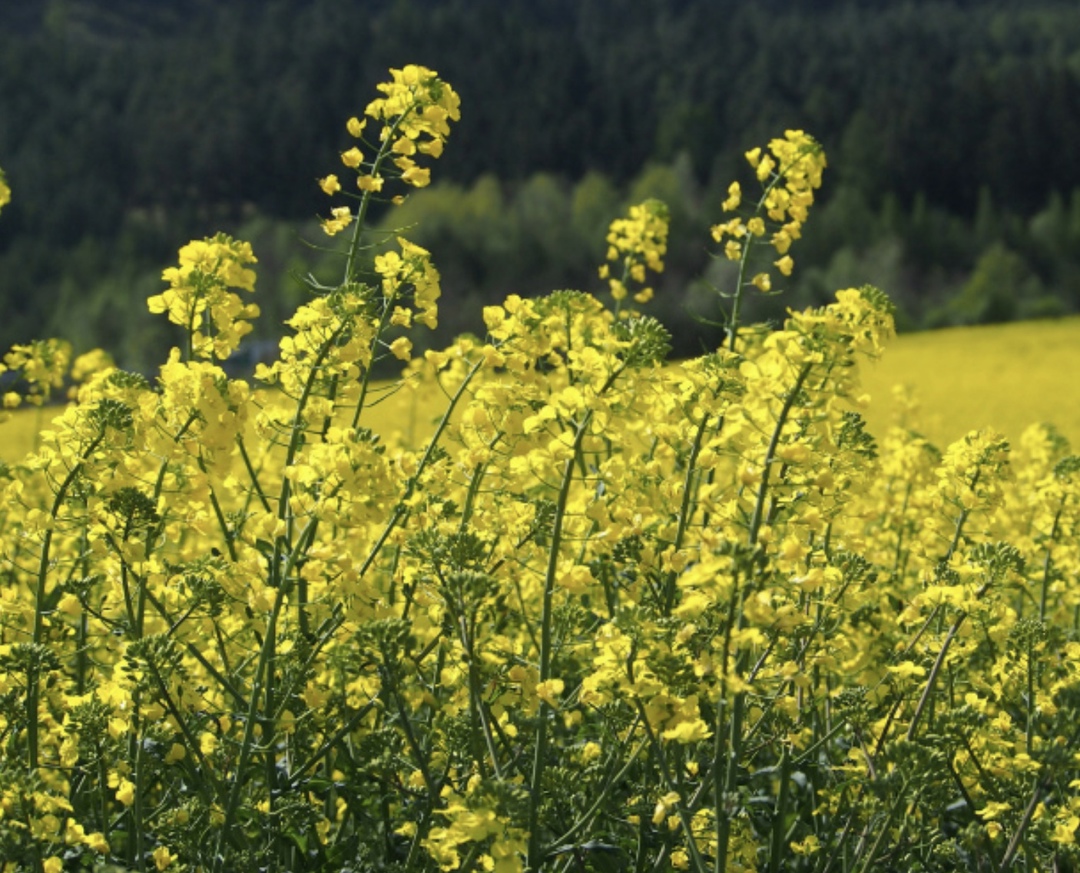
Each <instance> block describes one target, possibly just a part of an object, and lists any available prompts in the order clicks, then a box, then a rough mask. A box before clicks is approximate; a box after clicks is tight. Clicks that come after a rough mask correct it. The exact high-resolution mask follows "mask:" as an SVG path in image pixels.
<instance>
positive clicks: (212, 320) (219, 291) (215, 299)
mask: <svg viewBox="0 0 1080 873" xmlns="http://www.w3.org/2000/svg"><path fill="white" fill-rule="evenodd" d="M255 261H256V258H255V255H254V254H253V253H252V251H251V246H250V245H249V244H248V243H246V242H242V241H240V240H234V239H233V238H232V237H230V236H228V235H227V234H223V233H219V234H217V235H216V236H213V237H208V238H207V239H204V240H192V241H191V242H190V243H188V244H187V245H186V246H184V247H183V248H182V249H180V263H179V265H178V266H176V267H169V268H168V269H166V270H165V271H164V272H163V273H162V274H161V278H162V279H164V280H165V281H166V282H168V283H169V287H168V288H167V289H166V290H165V291H163V292H162V293H161V294H157V295H155V296H153V297H151V298H149V299H148V300H147V305H148V306H149V308H150V311H151V312H153V313H156V314H161V313H164V314H167V315H168V317H169V321H171V322H172V323H173V324H178V325H180V326H181V327H183V328H184V329H185V330H186V331H187V332H188V334H189V337H190V344H191V346H190V353H191V354H193V355H197V356H198V357H200V358H217V359H218V360H225V359H226V358H228V357H229V355H231V354H232V353H233V352H234V351H236V349H237V348H238V347H239V345H240V340H241V339H242V338H243V337H244V336H245V335H246V334H248V333H250V332H251V324H250V323H249V322H250V320H251V319H253V318H256V317H258V315H259V307H258V306H257V305H256V304H254V303H247V304H245V303H244V302H243V300H242V299H241V298H240V295H238V294H235V293H233V292H232V291H230V290H229V289H230V288H238V289H240V290H242V291H248V292H251V291H254V290H255V273H254V271H252V270H250V269H248V266H247V265H248V264H253V263H255Z"/></svg>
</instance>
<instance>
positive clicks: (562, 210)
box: [0, 0, 1080, 368]
mask: <svg viewBox="0 0 1080 873" xmlns="http://www.w3.org/2000/svg"><path fill="white" fill-rule="evenodd" d="M410 62H415V63H422V64H425V65H427V66H430V67H432V68H434V69H436V70H438V71H439V73H440V75H441V76H442V77H443V78H445V79H446V80H447V81H449V82H451V83H452V84H453V86H454V87H455V89H456V90H457V91H458V92H459V93H460V95H461V99H462V104H463V106H462V109H463V112H462V121H461V123H460V125H459V126H458V127H456V128H455V130H454V134H453V138H452V143H451V147H450V148H448V149H447V152H446V155H445V156H444V158H443V159H442V160H440V162H439V167H438V170H437V174H436V179H437V181H436V182H435V183H434V184H433V185H432V187H431V188H430V189H425V190H423V191H420V192H418V193H416V194H414V195H413V197H412V199H411V200H410V201H408V202H407V203H406V204H405V206H404V207H402V208H399V209H397V210H394V212H393V213H392V214H389V215H387V216H386V218H385V221H386V226H387V227H391V226H400V225H412V224H414V223H416V224H417V225H418V226H417V229H416V230H415V231H413V232H412V234H411V236H412V238H413V239H415V240H416V241H417V242H418V243H420V244H422V245H425V246H427V247H428V248H430V249H431V251H432V253H433V256H434V260H435V263H436V264H437V266H438V267H439V269H440V271H441V272H442V274H443V279H444V282H443V287H444V294H445V295H446V299H445V300H444V304H445V305H444V308H443V315H441V317H440V321H441V322H442V324H441V325H440V334H439V335H438V336H436V337H435V338H433V340H432V342H433V343H435V344H437V343H440V342H442V341H444V340H445V339H446V338H447V336H448V335H449V334H453V333H459V332H461V331H463V330H479V329H480V328H481V325H480V324H473V323H472V322H471V321H470V320H469V319H471V318H473V317H475V316H476V315H478V313H479V304H481V303H487V302H491V301H494V300H496V299H501V298H502V297H503V296H505V295H506V294H507V293H511V292H515V293H522V294H529V293H532V292H540V291H547V290H550V289H551V288H557V287H576V288H581V289H583V290H596V291H598V290H600V287H601V285H600V282H599V280H598V278H597V276H596V266H597V265H598V264H599V263H600V261H601V259H602V257H603V251H604V239H603V238H604V233H605V230H606V227H607V224H608V223H609V222H610V221H611V219H612V218H614V217H615V216H616V215H617V214H618V213H619V212H620V211H621V210H622V209H624V208H625V206H626V205H627V204H628V203H630V202H637V201H640V200H641V199H643V198H644V197H646V196H656V197H660V198H661V199H663V200H665V201H666V202H667V203H668V204H669V205H670V207H671V210H672V218H673V220H672V228H671V239H670V250H669V255H668V259H667V263H668V270H667V272H666V273H665V276H664V278H663V281H662V282H661V284H660V285H659V286H658V288H657V299H656V300H655V301H654V303H652V304H650V309H651V311H652V312H653V313H654V314H656V315H658V317H660V318H661V320H662V321H664V322H665V323H666V324H668V325H669V326H670V327H671V328H672V329H673V331H674V333H675V340H676V352H677V353H681V354H692V353H695V352H698V351H700V349H701V348H702V346H708V345H715V343H716V341H717V339H718V337H717V335H716V333H715V331H714V329H713V328H710V327H708V325H706V324H703V323H701V322H700V321H698V320H697V319H698V318H700V317H704V318H706V319H715V317H716V314H717V313H716V310H715V305H716V302H715V296H714V294H713V292H712V291H711V290H709V286H710V285H714V286H721V287H724V286H727V285H728V284H729V277H727V276H726V274H725V271H726V270H727V269H729V267H728V265H727V263H726V262H725V261H723V259H716V258H714V257H713V256H712V254H711V249H712V248H715V246H712V244H711V241H710V240H709V238H708V232H707V228H708V226H709V224H710V223H712V222H714V221H716V220H717V219H718V218H719V217H720V202H721V200H722V199H723V192H724V191H725V190H726V188H727V185H728V184H729V183H730V182H731V181H732V180H733V179H736V178H742V179H744V181H745V172H746V168H745V162H744V161H743V158H742V155H743V152H744V151H745V150H746V149H748V148H750V147H752V146H755V145H764V144H765V143H766V142H767V141H768V139H769V138H771V137H772V136H776V135H778V134H779V133H781V132H782V131H783V130H784V129H785V128H803V129H805V130H807V131H808V132H810V133H812V134H813V135H814V136H815V137H817V138H818V139H819V140H820V141H821V142H822V144H823V145H824V147H825V150H826V153H827V154H828V155H829V158H830V163H831V165H832V167H831V168H830V170H829V171H828V172H827V175H826V181H825V186H824V188H823V189H822V192H821V199H820V203H821V207H820V208H819V210H818V212H817V215H816V217H815V220H814V221H813V222H811V223H810V224H809V225H808V227H807V233H806V236H805V238H804V239H802V240H800V241H799V242H798V243H797V245H796V250H795V255H796V259H797V262H798V268H797V270H796V273H795V275H794V276H793V277H792V279H791V283H792V285H791V287H790V288H789V289H787V290H788V291H789V293H788V294H786V295H785V296H784V298H783V299H782V303H781V302H780V301H778V300H774V299H772V298H759V299H757V300H755V301H754V303H755V306H756V309H755V310H754V311H749V312H747V317H748V318H749V319H750V320H754V319H760V318H768V317H775V316H777V315H779V313H780V311H781V310H780V307H781V305H784V306H787V305H791V306H795V307H799V306H803V305H806V304H809V303H819V302H823V301H825V300H827V299H830V298H831V295H832V292H833V291H834V290H835V289H836V288H838V287H845V286H847V285H851V284H861V283H863V282H873V283H875V284H877V285H880V286H881V287H882V288H884V289H885V290H886V291H887V292H888V293H889V294H890V296H892V298H893V299H894V300H895V301H896V302H897V304H898V305H899V307H900V310H901V327H906V328H908V329H913V328H925V327H935V326H941V325H947V324H965V323H982V322H991V321H1008V320H1012V319H1016V318H1026V317H1037V316H1050V315H1056V314H1063V313H1069V312H1076V311H1080V161H1077V160H1076V157H1075V147H1074V144H1075V143H1076V142H1078V141H1080V11H1077V7H1076V4H1075V2H1055V0H1017V2H1005V0H999V2H991V0H986V2H972V0H968V2H963V0H920V2H915V0H911V2H895V3H882V2H877V0H874V2H871V0H848V2H839V0H838V2H825V0H816V2H814V3H801V2H794V0H791V2H779V0H771V2H770V0H761V2H755V3H746V2H731V0H353V2H346V0H230V2H228V3H218V2H213V0H155V2H148V0H141V2H140V0H54V2H24V3H19V4H15V3H5V4H2V5H0V163H2V166H3V167H4V169H5V171H6V172H7V175H8V179H9V182H10V184H11V187H12V189H13V191H14V193H15V197H14V200H13V202H12V203H11V205H10V206H9V207H7V208H6V209H5V211H4V221H3V223H2V225H0V313H2V315H0V347H2V348H6V347H7V346H8V345H10V344H11V343H14V342H23V341H26V340H29V339H31V338H35V337H40V336H46V335H53V334H56V335H63V336H65V337H68V338H70V339H71V340H73V341H74V343H75V345H76V347H77V349H76V350H77V351H83V350H85V349H87V348H89V347H91V346H94V345H103V346H105V347H107V348H109V349H111V350H113V351H114V352H115V353H116V355H117V357H118V359H119V363H120V364H121V365H122V366H126V367H128V368H143V367H146V366H148V365H149V362H150V361H154V360H158V359H159V358H160V348H161V345H162V344H163V343H168V342H172V341H173V340H172V338H171V337H170V336H169V335H168V334H167V328H165V327H163V326H159V325H156V324H153V323H152V321H151V318H150V316H149V314H148V313H146V311H145V304H144V303H143V302H142V301H143V300H145V298H146V297H147V296H148V295H150V294H153V293H156V292H157V291H158V290H160V288H161V281H160V271H161V269H162V267H164V266H166V265H168V264H169V263H171V262H173V261H174V260H175V254H176V250H177V248H178V247H179V246H180V245H182V244H183V243H184V242H186V241H187V240H188V239H190V238H193V237H202V236H206V235H209V234H212V233H214V232H215V231H217V230H225V231H228V232H231V233H233V234H235V235H238V236H240V237H242V238H244V239H248V240H249V241H250V242H251V243H252V244H253V246H254V248H255V251H256V253H257V255H258V256H259V258H260V262H261V266H262V269H260V274H261V275H262V276H263V278H262V279H261V280H260V286H259V292H258V297H257V300H258V302H259V304H260V306H262V308H263V310H264V316H263V318H262V319H261V321H260V324H259V326H258V327H257V331H259V334H258V336H260V337H261V338H262V339H264V340H267V341H272V340H273V339H274V338H275V336H276V332H277V330H278V325H279V324H280V321H281V320H282V319H283V318H284V317H286V316H287V315H288V314H289V313H290V312H291V311H292V310H293V309H294V308H295V306H296V304H297V303H298V302H300V299H301V296H300V295H301V293H302V292H301V290H300V287H299V285H298V284H297V283H295V282H294V281H293V280H291V279H290V278H289V277H288V273H289V272H290V271H291V272H292V273H294V274H296V273H299V274H306V273H308V272H312V273H314V274H315V275H316V276H319V275H321V273H323V272H326V271H328V270H330V274H331V275H332V274H334V273H336V272H337V270H338V267H337V265H336V264H332V263H330V262H328V258H329V257H330V256H328V255H327V254H325V253H324V252H322V251H320V250H319V248H318V246H320V245H322V243H323V241H324V240H325V237H322V234H321V232H320V231H319V230H318V227H317V222H316V219H317V216H318V215H319V214H320V213H325V212H326V211H327V208H328V203H327V198H326V197H325V196H324V195H323V194H322V193H321V191H319V189H318V187H317V185H316V179H317V178H318V177H320V176H323V175H325V174H326V173H329V172H334V171H335V170H337V169H338V167H339V164H338V161H337V151H338V150H339V148H344V147H346V145H347V140H348V137H347V134H346V132H345V130H344V124H343V122H344V120H345V119H346V118H347V117H349V116H350V115H353V114H357V113H358V112H359V111H361V110H362V108H363V105H364V103H365V102H366V97H367V95H369V94H370V92H371V89H372V87H373V84H374V83H375V82H377V81H380V80H381V78H382V77H384V75H385V71H386V69H387V68H388V67H390V66H401V65H402V64H404V63H410ZM280 268H284V269H280ZM279 275H284V276H285V277H286V278H285V279H283V280H280V284H277V285H275V282H278V281H279V280H277V279H276V278H274V277H276V276H279ZM255 348H256V351H257V348H258V347H257V345H256V347H255Z"/></svg>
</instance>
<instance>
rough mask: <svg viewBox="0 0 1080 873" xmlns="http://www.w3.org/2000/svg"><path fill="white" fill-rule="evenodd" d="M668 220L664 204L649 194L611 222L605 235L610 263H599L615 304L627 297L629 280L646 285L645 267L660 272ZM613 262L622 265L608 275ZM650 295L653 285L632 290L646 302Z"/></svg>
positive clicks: (602, 276)
mask: <svg viewBox="0 0 1080 873" xmlns="http://www.w3.org/2000/svg"><path fill="white" fill-rule="evenodd" d="M669 221H670V213H669V211H668V208H667V205H666V204H665V203H663V202H661V201H660V200H656V199H655V198H651V199H649V200H646V201H645V202H644V203H639V204H637V205H636V206H631V207H630V210H629V213H628V215H627V217H626V218H617V219H615V221H613V222H611V227H610V229H609V230H608V235H607V244H608V250H607V261H608V262H609V263H606V264H603V265H602V266H601V267H600V278H601V279H607V280H608V284H609V286H610V288H611V296H612V299H614V300H615V302H616V305H619V304H621V302H622V301H623V300H625V299H626V297H627V295H628V293H629V291H628V289H627V285H628V283H630V282H631V281H632V282H634V283H636V284H638V285H642V286H644V285H645V281H646V270H652V271H653V272H654V273H662V272H663V270H664V261H663V258H664V254H665V252H666V251H667V236H668V223H669ZM612 264H614V265H616V267H617V268H618V267H620V266H621V268H622V269H621V273H620V275H619V276H613V275H611V265H612ZM652 296H653V289H652V288H650V287H642V288H641V289H640V290H639V291H637V292H636V293H635V294H634V300H635V301H636V302H637V303H648V302H649V301H650V300H651V299H652Z"/></svg>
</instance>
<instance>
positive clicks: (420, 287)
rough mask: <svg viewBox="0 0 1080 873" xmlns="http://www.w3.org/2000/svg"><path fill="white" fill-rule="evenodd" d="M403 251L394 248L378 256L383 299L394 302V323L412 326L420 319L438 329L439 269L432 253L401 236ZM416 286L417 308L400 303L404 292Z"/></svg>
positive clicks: (400, 245) (376, 266)
mask: <svg viewBox="0 0 1080 873" xmlns="http://www.w3.org/2000/svg"><path fill="white" fill-rule="evenodd" d="M397 243H398V246H399V247H400V248H401V254H398V253H397V252H395V251H393V250H391V251H388V252H385V253H383V254H381V255H377V256H376V257H375V272H376V273H378V274H379V275H380V276H381V277H382V290H383V299H384V300H385V301H386V303H387V305H388V306H389V305H393V306H394V313H393V315H392V317H391V319H392V323H396V324H400V325H402V326H403V327H408V326H409V325H410V324H412V322H413V321H414V320H415V321H418V322H420V323H421V324H424V325H426V326H427V327H429V328H431V329H434V328H435V327H436V326H437V324H438V316H439V305H438V302H437V301H438V299H439V295H440V294H441V293H442V292H441V289H440V286H439V271H438V270H436V269H435V267H434V265H433V264H432V263H431V253H430V252H428V250H427V249H424V248H421V247H420V246H418V245H416V244H415V243H411V242H409V241H408V240H407V239H404V238H403V237H398V239H397ZM409 287H411V288H412V304H413V306H415V310H410V309H406V308H405V307H402V306H400V305H398V304H399V303H401V302H404V301H403V300H401V295H402V292H403V291H404V290H405V289H406V288H409Z"/></svg>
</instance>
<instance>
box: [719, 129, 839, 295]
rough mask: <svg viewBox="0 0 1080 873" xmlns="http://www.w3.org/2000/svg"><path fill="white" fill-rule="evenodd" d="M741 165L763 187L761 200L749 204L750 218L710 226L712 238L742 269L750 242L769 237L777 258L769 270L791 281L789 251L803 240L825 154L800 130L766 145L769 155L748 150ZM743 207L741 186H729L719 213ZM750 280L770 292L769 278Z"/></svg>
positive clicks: (761, 276)
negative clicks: (743, 164) (745, 166)
mask: <svg viewBox="0 0 1080 873" xmlns="http://www.w3.org/2000/svg"><path fill="white" fill-rule="evenodd" d="M746 160H747V162H748V163H749V164H750V166H751V167H752V168H753V170H754V173H755V175H756V177H757V180H758V182H759V183H760V184H761V186H762V193H761V196H760V197H759V198H758V200H757V201H756V202H755V203H754V204H753V207H752V210H751V211H750V213H749V217H747V218H742V217H739V216H736V217H734V218H731V219H729V220H728V221H725V222H722V223H720V224H717V225H714V226H713V228H712V237H713V239H714V240H715V241H716V242H718V243H723V244H724V256H725V257H727V258H728V259H729V260H732V261H738V262H740V263H743V264H745V262H746V260H747V258H748V256H749V254H750V250H751V247H752V245H753V243H754V242H755V241H758V240H761V241H764V238H765V237H766V235H768V236H769V240H768V242H769V244H771V245H772V246H773V248H774V249H775V250H776V253H777V254H779V255H780V258H779V259H778V260H776V261H774V262H773V266H774V267H775V268H776V269H777V270H778V271H779V272H780V274H781V275H783V276H790V275H791V271H792V268H793V267H794V261H793V260H792V258H791V256H790V255H789V254H788V250H789V249H790V248H791V244H792V242H793V241H794V240H797V239H799V237H800V236H802V226H803V224H804V223H805V222H806V219H807V216H808V213H809V209H810V206H811V205H812V204H813V202H814V190H815V189H817V188H820V187H821V176H822V172H823V171H824V169H825V166H826V162H825V152H824V150H823V149H822V148H821V146H820V145H819V144H818V143H817V141H815V140H814V138H813V137H811V136H809V135H808V134H806V133H804V132H803V131H801V130H788V131H786V132H785V133H784V137H783V139H779V138H777V139H773V140H771V141H770V142H769V147H768V151H766V152H763V151H762V149H761V148H754V149H751V150H750V151H748V152H747V153H746ZM742 205H743V192H742V187H741V185H740V184H739V183H738V182H732V183H731V186H730V187H729V188H728V196H727V199H725V200H724V202H723V209H724V211H725V212H736V213H737V212H739V211H740V208H741V207H742ZM770 228H771V232H770ZM749 281H750V284H751V285H753V286H754V287H755V288H757V289H758V290H759V291H769V290H770V289H771V288H772V279H771V278H770V276H769V274H768V272H765V271H762V272H758V273H756V274H755V275H754V276H753V277H752V278H751V279H750V280H749Z"/></svg>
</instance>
